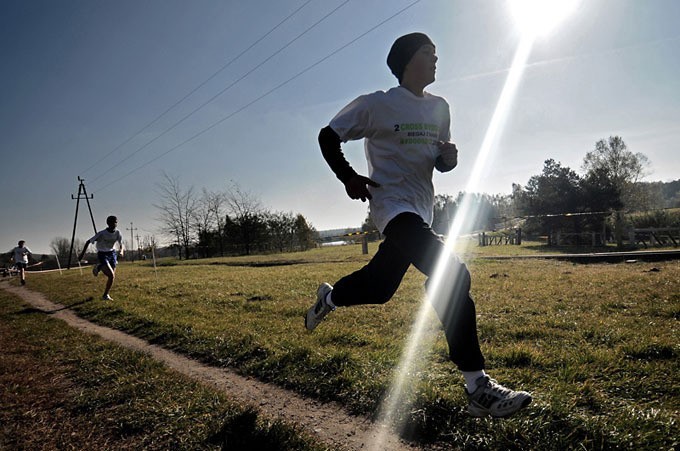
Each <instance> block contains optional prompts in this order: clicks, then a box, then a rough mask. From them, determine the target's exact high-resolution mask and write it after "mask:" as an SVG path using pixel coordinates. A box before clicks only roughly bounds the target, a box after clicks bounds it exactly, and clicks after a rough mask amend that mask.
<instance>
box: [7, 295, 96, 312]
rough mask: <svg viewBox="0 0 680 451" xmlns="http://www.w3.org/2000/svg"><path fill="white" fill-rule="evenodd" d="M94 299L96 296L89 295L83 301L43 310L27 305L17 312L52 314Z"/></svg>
mask: <svg viewBox="0 0 680 451" xmlns="http://www.w3.org/2000/svg"><path fill="white" fill-rule="evenodd" d="M93 300H94V298H93V297H92V296H88V297H86V298H85V299H83V300H81V301H76V302H74V303H72V304H68V305H64V306H63V307H60V308H57V309H53V310H42V309H39V308H36V307H26V308H24V309H21V310H19V311H18V312H17V314H18V315H30V314H32V313H45V314H47V315H51V314H53V313H57V312H61V311H62V310H68V309H70V308H73V307H77V306H79V305H84V304H86V303H88V302H92V301H93Z"/></svg>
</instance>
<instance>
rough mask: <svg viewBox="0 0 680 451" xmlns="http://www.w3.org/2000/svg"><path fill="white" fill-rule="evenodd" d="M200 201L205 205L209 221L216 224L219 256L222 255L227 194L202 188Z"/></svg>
mask: <svg viewBox="0 0 680 451" xmlns="http://www.w3.org/2000/svg"><path fill="white" fill-rule="evenodd" d="M202 202H203V203H204V205H205V208H206V210H207V213H208V215H209V217H210V220H211V223H212V224H213V225H214V226H216V231H217V241H218V244H219V248H220V256H224V238H225V236H224V233H225V231H224V226H225V224H226V218H227V212H226V205H227V194H226V193H224V192H214V191H208V190H206V189H205V188H203V198H202Z"/></svg>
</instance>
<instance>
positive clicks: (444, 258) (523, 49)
mask: <svg viewBox="0 0 680 451" xmlns="http://www.w3.org/2000/svg"><path fill="white" fill-rule="evenodd" d="M532 44H533V36H531V35H525V36H524V37H523V38H522V40H521V41H520V44H519V46H518V47H517V50H516V52H515V56H514V58H513V61H512V66H511V67H510V72H509V73H508V76H507V78H506V80H505V84H504V86H503V90H502V92H501V95H500V97H499V99H498V103H497V104H496V108H495V110H494V114H493V116H492V118H491V122H490V123H489V127H488V129H487V131H486V134H485V135H484V141H483V142H482V146H481V148H480V150H479V154H478V155H477V159H476V160H475V164H474V166H473V169H472V172H471V174H470V178H469V179H468V182H467V185H466V187H465V192H466V193H468V194H469V193H474V192H476V191H478V187H479V185H480V181H481V180H482V178H483V173H484V171H485V170H486V169H487V168H488V162H489V161H490V160H491V157H492V151H493V150H494V148H495V145H496V143H497V140H498V137H499V135H500V132H501V131H502V129H503V126H504V124H505V122H506V120H507V117H508V114H509V113H510V107H511V105H512V100H513V98H514V97H515V94H516V93H517V88H518V86H519V82H520V80H521V78H522V73H523V72H524V68H525V66H526V62H527V60H528V58H529V53H530V51H531V47H532ZM477 213H478V212H477V211H475V210H474V208H473V207H472V202H471V197H470V196H465V197H464V198H463V200H462V202H461V205H460V207H459V208H458V211H457V213H456V217H455V219H454V221H453V224H451V227H450V229H449V233H448V236H447V240H446V246H445V251H444V253H443V254H442V255H441V256H440V257H439V261H438V262H437V266H436V269H435V273H434V274H433V275H432V276H431V277H430V280H429V286H428V292H427V295H426V296H425V298H424V299H423V302H421V304H420V308H419V310H418V314H417V317H416V321H415V324H414V326H413V328H412V330H411V334H410V336H409V339H408V343H407V345H406V348H405V351H404V353H403V355H402V357H401V361H400V363H399V366H398V367H397V370H396V373H395V376H394V381H393V382H392V386H391V388H390V390H389V391H388V393H387V395H386V396H385V399H384V400H383V403H382V405H381V408H380V413H379V420H380V421H381V422H382V423H383V424H388V425H391V426H392V427H394V428H395V429H396V430H397V431H401V430H402V429H403V426H404V421H405V420H404V419H405V418H406V415H404V411H405V409H404V406H407V405H408V403H407V402H406V400H407V395H408V393H407V390H405V388H406V387H412V386H413V385H414V384H409V382H410V381H411V380H412V379H413V376H414V375H415V374H416V373H417V372H418V368H417V367H416V366H417V365H416V364H415V358H416V356H417V355H418V350H419V347H420V342H421V339H422V336H423V331H424V329H425V326H426V324H427V322H428V321H427V319H428V311H429V310H430V308H431V306H435V305H436V304H437V303H438V302H448V298H449V297H448V293H449V292H450V290H451V288H452V287H453V286H454V284H455V282H456V279H457V277H458V276H459V274H458V272H457V271H456V269H455V268H452V267H451V259H450V258H448V256H449V255H451V254H452V253H453V246H454V243H455V242H456V240H457V238H458V237H459V236H460V233H461V231H462V230H463V225H464V223H465V221H467V220H469V218H470V216H471V215H476V214H477ZM400 407H401V409H400ZM400 417H401V419H400ZM382 431H383V432H382V433H380V434H378V436H376V438H375V440H374V442H373V443H372V444H371V446H370V447H369V449H371V450H376V451H377V450H381V449H382V443H383V439H384V437H385V433H386V431H385V428H383V429H382Z"/></svg>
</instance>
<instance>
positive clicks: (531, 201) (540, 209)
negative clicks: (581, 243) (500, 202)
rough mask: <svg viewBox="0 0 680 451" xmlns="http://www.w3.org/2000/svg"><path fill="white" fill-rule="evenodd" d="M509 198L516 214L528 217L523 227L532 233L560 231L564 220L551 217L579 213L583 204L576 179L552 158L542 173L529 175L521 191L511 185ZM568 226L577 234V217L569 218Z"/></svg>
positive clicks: (546, 163) (578, 180) (516, 186)
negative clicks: (555, 229) (558, 229)
mask: <svg viewBox="0 0 680 451" xmlns="http://www.w3.org/2000/svg"><path fill="white" fill-rule="evenodd" d="M513 197H514V201H515V205H516V206H517V209H518V212H519V213H520V214H522V215H527V216H530V217H529V218H528V219H527V223H526V226H527V228H528V229H529V231H530V232H535V233H549V232H550V231H551V230H552V229H553V228H555V227H560V228H563V227H564V226H565V221H564V218H563V217H559V216H554V215H558V214H563V213H573V212H577V211H581V209H582V204H583V202H582V201H583V191H582V187H581V179H580V177H579V176H578V174H576V172H574V171H573V170H572V169H570V168H569V167H566V166H562V165H561V164H560V163H559V162H556V161H555V160H553V159H548V160H546V161H545V162H544V165H543V172H542V173H541V174H540V175H534V176H532V177H531V178H530V179H529V181H528V182H527V186H526V187H525V188H522V187H521V186H520V185H513ZM532 216H533V217H532ZM570 225H571V226H572V228H573V229H574V231H580V223H579V218H578V217H577V216H574V217H572V219H571V224H570Z"/></svg>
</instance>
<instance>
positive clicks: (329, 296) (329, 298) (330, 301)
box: [325, 290, 335, 310]
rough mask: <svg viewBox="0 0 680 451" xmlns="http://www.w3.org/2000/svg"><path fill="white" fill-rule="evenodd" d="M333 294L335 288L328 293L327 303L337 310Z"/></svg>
mask: <svg viewBox="0 0 680 451" xmlns="http://www.w3.org/2000/svg"><path fill="white" fill-rule="evenodd" d="M331 294H333V290H331V291H329V292H328V294H327V295H326V299H325V301H326V305H328V306H329V307H330V308H332V309H333V310H335V304H333V301H332V300H331Z"/></svg>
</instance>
